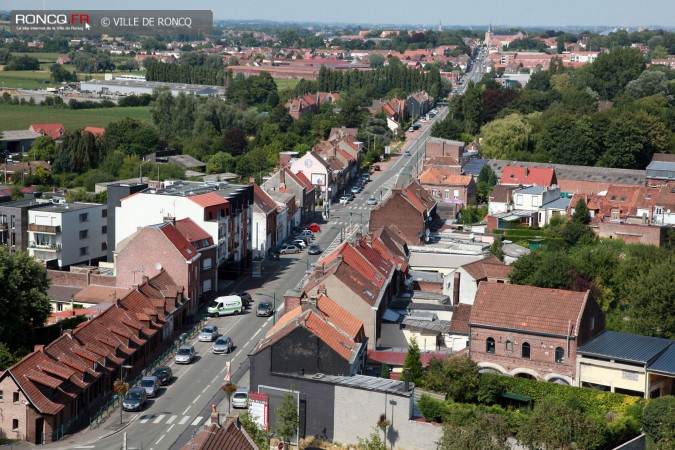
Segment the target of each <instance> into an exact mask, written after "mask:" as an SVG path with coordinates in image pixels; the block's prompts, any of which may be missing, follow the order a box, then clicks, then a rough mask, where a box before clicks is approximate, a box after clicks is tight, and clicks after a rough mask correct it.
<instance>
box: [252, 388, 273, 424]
mask: <svg viewBox="0 0 675 450" xmlns="http://www.w3.org/2000/svg"><path fill="white" fill-rule="evenodd" d="M268 408H269V402H268V401H267V394H261V393H259V392H249V393H248V413H249V415H250V416H251V419H253V421H254V422H255V423H257V424H258V425H259V426H260V428H262V430H263V431H268V428H269V424H268Z"/></svg>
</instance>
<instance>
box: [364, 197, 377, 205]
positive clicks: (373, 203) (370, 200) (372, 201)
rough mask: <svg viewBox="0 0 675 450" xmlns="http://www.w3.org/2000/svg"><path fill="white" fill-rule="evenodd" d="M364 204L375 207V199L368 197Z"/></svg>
mask: <svg viewBox="0 0 675 450" xmlns="http://www.w3.org/2000/svg"><path fill="white" fill-rule="evenodd" d="M366 203H368V204H369V205H377V199H376V198H375V197H373V196H372V195H371V196H370V197H368V200H367V201H366Z"/></svg>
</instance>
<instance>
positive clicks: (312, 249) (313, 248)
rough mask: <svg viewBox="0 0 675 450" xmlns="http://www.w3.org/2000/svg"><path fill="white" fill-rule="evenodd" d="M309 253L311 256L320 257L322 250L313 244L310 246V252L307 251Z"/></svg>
mask: <svg viewBox="0 0 675 450" xmlns="http://www.w3.org/2000/svg"><path fill="white" fill-rule="evenodd" d="M307 253H308V254H310V255H320V254H321V248H319V245H318V244H311V245H310V246H309V250H307Z"/></svg>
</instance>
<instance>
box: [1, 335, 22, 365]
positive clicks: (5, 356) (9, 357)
mask: <svg viewBox="0 0 675 450" xmlns="http://www.w3.org/2000/svg"><path fill="white" fill-rule="evenodd" d="M19 360H20V358H17V357H16V356H14V355H13V354H12V352H11V351H10V350H9V347H7V345H6V344H5V343H4V342H0V370H5V369H7V368H8V367H12V366H13V365H14V364H16V363H17V362H18V361H19Z"/></svg>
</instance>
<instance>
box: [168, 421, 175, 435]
mask: <svg viewBox="0 0 675 450" xmlns="http://www.w3.org/2000/svg"><path fill="white" fill-rule="evenodd" d="M175 426H176V424H175V423H174V424H173V425H171V426H170V427H169V429H168V430H166V432H167V433H168V432H169V431H171V429H172V428H173V427H175Z"/></svg>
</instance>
